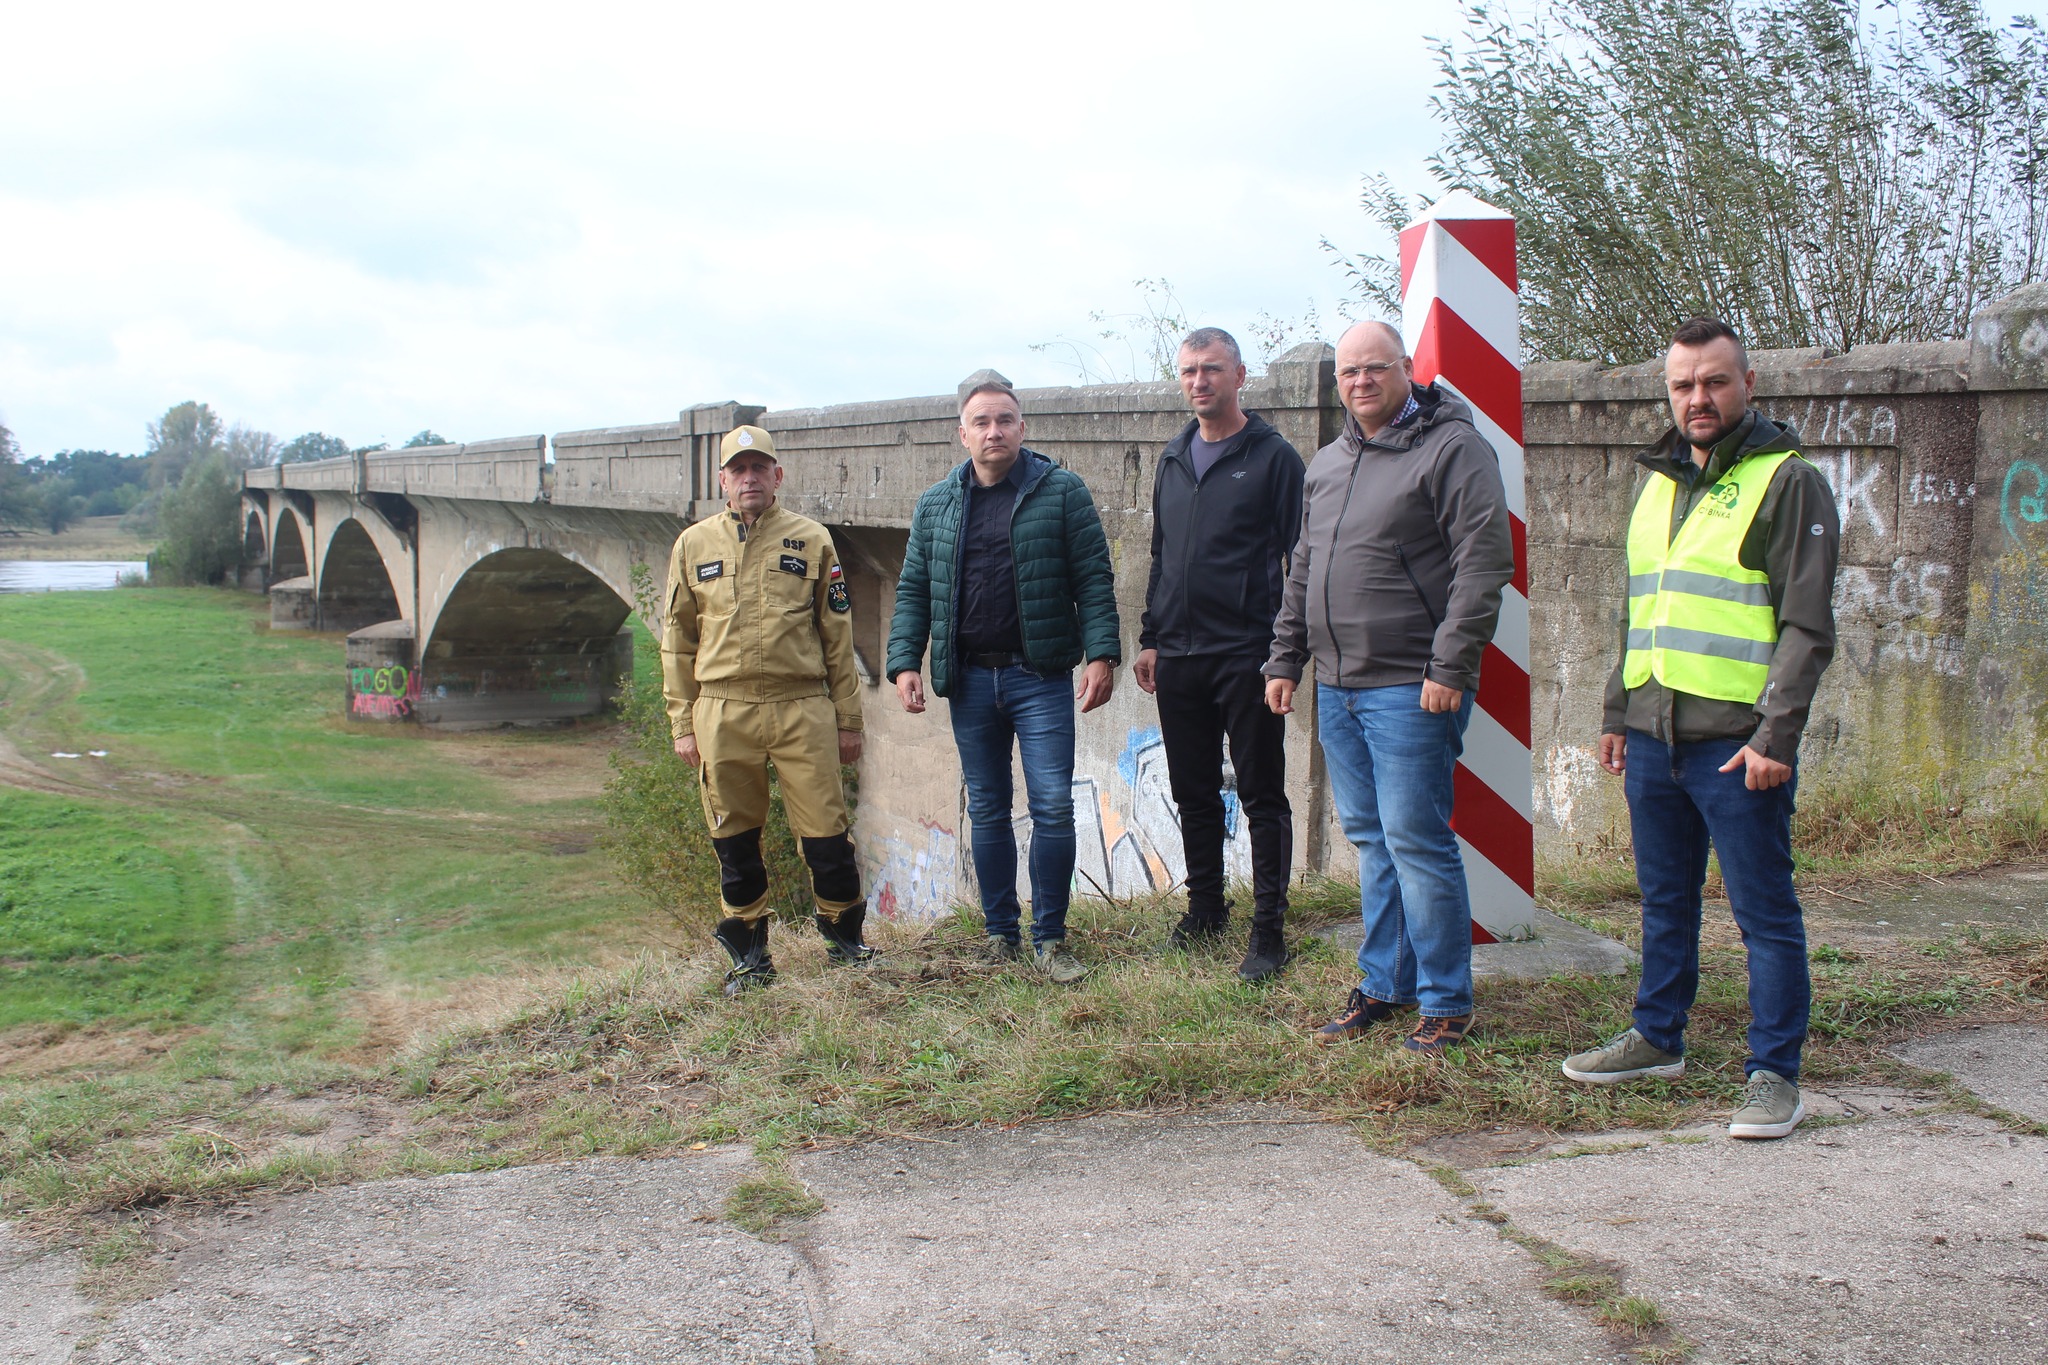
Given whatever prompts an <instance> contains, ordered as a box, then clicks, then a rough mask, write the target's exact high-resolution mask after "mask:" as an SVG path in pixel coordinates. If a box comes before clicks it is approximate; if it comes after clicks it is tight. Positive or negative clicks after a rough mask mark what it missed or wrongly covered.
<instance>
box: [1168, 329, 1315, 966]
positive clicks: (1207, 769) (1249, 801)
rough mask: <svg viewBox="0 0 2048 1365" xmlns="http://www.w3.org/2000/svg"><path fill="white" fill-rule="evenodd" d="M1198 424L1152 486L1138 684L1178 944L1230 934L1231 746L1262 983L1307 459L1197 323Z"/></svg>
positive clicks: (1286, 847)
mask: <svg viewBox="0 0 2048 1365" xmlns="http://www.w3.org/2000/svg"><path fill="white" fill-rule="evenodd" d="M1178 364H1179V369H1180V387H1181V392H1182V393H1184V394H1186V395H1187V399H1188V404H1189V406H1190V407H1192V408H1193V409H1194V412H1195V416H1194V420H1192V421H1190V422H1189V423H1188V424H1187V425H1186V426H1185V427H1183V428H1182V429H1181V432H1180V434H1179V435H1178V436H1176V437H1174V438H1173V440H1171V441H1169V442H1168V443H1167V446H1166V449H1165V451H1164V452H1163V453H1162V454H1161V455H1160V457H1159V468H1158V471H1157V473H1156V474H1155V475H1154V477H1153V481H1152V577H1151V581H1150V583H1149V584H1148V585H1147V587H1146V590H1145V618H1144V622H1143V624H1142V626H1141V627H1140V630H1139V633H1138V645H1139V648H1140V650H1141V652H1140V653H1139V655H1138V659H1137V663H1136V664H1135V666H1134V667H1133V668H1132V670H1131V671H1132V675H1133V676H1134V677H1135V678H1136V679H1137V682H1138V686H1140V687H1142V688H1144V689H1145V691H1147V692H1150V693H1152V694H1153V695H1154V696H1156V697H1158V699H1159V734H1160V739H1161V741H1162V742H1163V743H1164V746H1165V749H1166V772H1167V777H1168V780H1169V781H1170V782H1171V784H1172V787H1173V801H1174V804H1175V806H1177V807H1178V808H1179V810H1180V833H1181V847H1182V850H1183V853H1184V856H1185V858H1186V862H1187V887H1188V908H1187V913H1186V914H1185V915H1183V916H1182V917H1181V921H1180V923H1179V924H1178V925H1176V926H1175V927H1174V930H1173V935H1172V939H1171V941H1172V943H1173V944H1174V945H1175V946H1177V947H1187V946H1190V945H1192V944H1194V943H1196V942H1199V941H1201V940H1204V939H1213V938H1215V937H1217V936H1218V935H1220V934H1221V933H1222V932H1223V929H1224V926H1225V925H1226V924H1227V923H1228V921H1229V918H1230V903H1229V902H1228V901H1226V900H1225V899H1224V898H1223V845H1224V839H1225V829H1226V815H1227V812H1226V810H1225V807H1224V793H1223V741H1224V738H1225V736H1228V737H1229V740H1230V763H1231V767H1232V769H1233V770H1234V771H1235V773H1236V776H1237V782H1236V790H1237V803H1238V806H1239V808H1240V809H1241V810H1242V812H1243V819H1244V820H1245V821H1246V823H1247V824H1248V825H1249V827H1250V830H1251V845H1252V925H1251V941H1250V944H1249V946H1248V949H1247V952H1246V954H1245V959H1244V963H1243V965H1242V966H1240V967H1239V968H1238V975H1239V976H1241V977H1243V978H1244V979H1245V980H1247V981H1263V980H1265V979H1266V978H1267V977H1270V976H1272V975H1274V974H1275V973H1277V972H1278V971H1279V970H1280V969H1281V968H1282V967H1283V966H1285V965H1286V963H1287V956H1288V954H1287V941H1286V938H1285V936H1284V934H1283V933H1282V926H1283V923H1284V921H1285V919H1286V917H1287V876H1288V872H1289V870H1290V868H1291V867H1292V865H1293V861H1294V812H1293V810H1292V808H1291V807H1290V806H1289V805H1288V802H1287V759H1286V751H1285V748H1284V742H1285V739H1286V722H1285V721H1284V720H1283V719H1282V718H1281V717H1279V716H1277V715H1275V714H1274V713H1273V712H1272V711H1270V710H1268V709H1267V707H1266V705H1265V686H1266V680H1265V678H1264V677H1263V676H1262V675H1261V674H1260V672H1259V667H1260V665H1261V664H1262V663H1263V662H1264V661H1265V658H1266V653H1267V650H1268V647H1269V646H1270V645H1271V644H1272V639H1273V614H1274V613H1275V612H1276V611H1278V610H1279V609H1280V597H1281V591H1282V589H1283V587H1284V586H1285V584H1286V581H1287V555H1288V550H1289V548H1290V547H1291V546H1292V544H1293V538H1294V531H1295V528H1296V527H1297V526H1298V525H1299V524H1300V521H1301V484H1302V463H1301V456H1300V454H1299V453H1297V452H1296V451H1295V449H1294V447H1293V446H1291V445H1289V444H1288V443H1287V439H1286V438H1285V437H1283V436H1282V435H1281V434H1280V433H1279V432H1277V431H1275V430H1274V429H1273V428H1272V427H1271V426H1269V425H1268V424H1267V423H1266V421H1265V419H1263V418H1261V417H1260V416H1259V415H1258V414H1257V413H1248V412H1246V411H1245V410H1244V408H1243V407H1242V406H1240V405H1239V402H1238V391H1239V390H1240V389H1241V388H1243V387H1244V380H1245V367H1244V357H1243V355H1242V353H1241V352H1240V351H1239V350H1238V346H1237V342H1236V340H1235V339H1234V338H1232V337H1231V335H1230V333H1228V332H1226V331H1224V330H1222V329H1221V328H1218V327H1202V328H1198V329H1196V330H1195V331H1193V332H1190V333H1189V334H1188V337H1187V340H1186V341H1184V342H1182V343H1181V347H1180V354H1179V361H1178Z"/></svg>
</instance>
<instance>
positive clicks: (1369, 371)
mask: <svg viewBox="0 0 2048 1365" xmlns="http://www.w3.org/2000/svg"><path fill="white" fill-rule="evenodd" d="M1400 367H1401V362H1400V361H1398V360H1375V361H1373V362H1372V363H1371V364H1368V365H1346V366H1345V367H1344V368H1343V369H1341V370H1339V371H1337V378H1338V380H1339V381H1340V382H1342V383H1345V384H1349V383H1350V382H1352V381H1353V380H1354V379H1357V378H1358V377H1359V376H1361V375H1367V376H1370V377H1371V378H1373V379H1378V378H1379V377H1380V376H1381V375H1383V374H1385V373H1386V372H1387V371H1388V370H1396V369H1399V368H1400Z"/></svg>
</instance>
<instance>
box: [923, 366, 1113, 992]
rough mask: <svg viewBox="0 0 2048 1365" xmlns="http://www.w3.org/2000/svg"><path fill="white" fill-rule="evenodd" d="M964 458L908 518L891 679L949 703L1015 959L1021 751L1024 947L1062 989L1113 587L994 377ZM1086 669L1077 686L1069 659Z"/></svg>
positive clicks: (1105, 682) (1001, 923) (1096, 526)
mask: <svg viewBox="0 0 2048 1365" xmlns="http://www.w3.org/2000/svg"><path fill="white" fill-rule="evenodd" d="M960 443H961V444H962V445H963V446H965V447H966V448H967V452H968V455H969V458H968V459H967V460H966V461H965V462H964V463H963V464H961V465H960V467H959V468H957V469H955V470H954V471H953V472H952V473H950V474H948V475H947V476H946V477H945V478H943V479H941V480H939V481H938V482H937V483H936V484H933V485H932V486H931V487H930V488H928V489H926V490H925V493H924V496H923V497H921V498H919V499H918V501H917V511H916V512H915V513H914V514H913V515H912V517H911V519H910V543H909V545H908V546H907V547H906V548H905V550H904V554H903V573H902V576H901V577H900V578H899V579H898V580H897V584H896V614H895V619H894V622H893V623H892V625H891V626H890V630H889V663H888V672H889V680H890V681H891V682H893V683H895V684H896V695H897V696H898V697H899V698H900V699H901V700H902V702H903V709H904V710H906V711H910V712H912V713H917V712H921V711H923V710H924V709H925V690H924V678H923V676H922V674H921V672H920V668H921V666H922V664H923V663H924V653H925V644H926V642H927V641H929V642H930V644H931V674H932V691H933V692H935V693H937V694H938V695H939V696H942V697H945V698H946V699H947V700H948V701H949V702H950V703H951V712H952V721H953V742H954V743H955V744H956V745H958V746H959V749H960V772H961V776H962V777H963V778H964V779H965V780H966V783H967V813H968V820H969V823H970V824H971V825H972V827H973V839H972V846H973V850H974V875H975V880H976V882H977V883H979V885H980V888H981V909H982V916H983V920H984V926H985V928H986V930H987V932H988V936H989V950H990V952H991V953H992V954H993V955H994V956H995V957H996V958H998V959H999V960H1007V959H1010V958H1014V957H1016V956H1017V953H1018V940H1019V936H1020V935H1019V919H1020V915H1021V911H1020V907H1019V905H1018V902H1017V841H1016V835H1015V833H1014V832H1013V830H1012V828H1011V823H1010V803H1011V798H1012V794H1013V793H1012V788H1011V783H1010V755H1011V752H1012V749H1013V747H1014V748H1015V750H1016V751H1017V752H1018V753H1019V754H1021V756H1022V758H1023V766H1024V790H1025V797H1026V801H1027V803H1028V805H1029V806H1030V810H1031V938H1032V943H1033V947H1034V950H1035V951H1034V955H1033V956H1034V960H1035V961H1036V962H1037V964H1038V966H1039V967H1040V968H1041V969H1042V970H1043V971H1044V972H1045V973H1046V974H1047V975H1048V976H1050V977H1051V978H1052V979H1053V980H1055V981H1059V982H1063V983H1064V982H1072V981H1078V980H1079V979H1080V978H1081V977H1082V976H1083V975H1084V974H1085V973H1086V970H1087V969H1086V968H1084V967H1083V966H1082V965H1081V964H1080V963H1079V962H1078V961H1077V960H1076V959H1075V958H1074V956H1073V955H1072V954H1071V953H1069V952H1068V951H1067V946H1066V936H1067V902H1068V900H1069V898H1070V897H1071V895H1072V891H1073V878H1074V798H1073V785H1074V717H1075V707H1076V703H1079V709H1080V710H1081V711H1084V712H1085V711H1092V710H1094V709H1095V708H1096V707H1098V706H1100V705H1102V704H1103V703H1104V702H1106V701H1108V700H1109V697H1110V692H1111V689H1112V688H1113V687H1114V685H1115V677H1114V675H1115V669H1116V665H1117V664H1118V663H1119V662H1121V659H1122V653H1121V644H1120V639H1119V633H1118V624H1117V611H1116V578H1115V574H1114V572H1113V571H1112V569H1111V567H1110V561H1109V543H1108V541H1107V540H1106V539H1105V538H1104V537H1103V534H1102V519H1101V518H1100V517H1099V516H1098V515H1097V514H1096V511H1095V500H1094V499H1093V498H1092V497H1090V496H1089V494H1088V486H1087V485H1086V484H1085V483H1083V482H1082V481H1081V479H1080V477H1079V476H1078V475H1076V474H1074V473H1072V472H1070V471H1068V470H1065V469H1061V468H1060V467H1059V466H1058V465H1055V464H1054V463H1053V462H1052V461H1051V460H1049V459H1047V458H1046V457H1045V456H1043V455H1041V454H1039V453H1038V452H1037V451H1035V450H1027V449H1026V448H1025V446H1024V410H1023V408H1022V406H1021V405H1020V404H1019V403H1018V401H1017V395H1016V393H1015V392H1014V391H1013V390H1012V389H1011V388H1010V385H1009V383H1008V382H1007V381H1005V380H1003V379H1001V378H1000V377H998V376H995V375H994V374H993V373H990V374H988V376H987V377H986V378H983V379H981V381H980V382H978V383H975V384H973V385H972V386H971V387H970V388H969V389H968V390H967V393H966V394H965V396H964V397H963V398H962V400H961V408H960ZM1084 661H1085V663H1086V667H1085V668H1083V670H1082V677H1081V685H1080V687H1079V689H1078V690H1070V688H1072V685H1073V671H1074V668H1075V666H1076V665H1079V664H1082V663H1083V662H1084Z"/></svg>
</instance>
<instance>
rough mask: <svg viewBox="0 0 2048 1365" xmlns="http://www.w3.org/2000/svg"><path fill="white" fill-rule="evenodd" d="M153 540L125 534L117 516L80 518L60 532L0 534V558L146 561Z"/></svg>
mask: <svg viewBox="0 0 2048 1365" xmlns="http://www.w3.org/2000/svg"><path fill="white" fill-rule="evenodd" d="M155 548H156V542H155V541H154V540H144V539H141V538H139V537H136V536H131V535H129V534H128V533H127V532H126V531H123V530H122V529H121V518H119V517H80V518H79V519H78V520H77V521H76V522H73V523H72V524H71V525H70V526H68V527H66V528H65V529H64V530H62V531H59V532H57V533H56V534H55V535H52V534H51V533H50V532H48V531H32V530H27V529H21V530H10V531H7V532H5V533H0V559H102V560H116V559H135V560H140V559H147V558H149V552H150V551H151V550H154V549H155Z"/></svg>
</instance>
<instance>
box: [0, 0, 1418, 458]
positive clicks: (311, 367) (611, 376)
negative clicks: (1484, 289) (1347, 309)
mask: <svg viewBox="0 0 2048 1365" xmlns="http://www.w3.org/2000/svg"><path fill="white" fill-rule="evenodd" d="M44 8H45V12H39V13H31V14H29V15H28V16H27V17H25V18H10V20H9V23H8V40H9V41H8V46H9V49H10V84H9V85H8V86H7V87H6V88H4V89H0V187H4V188H0V244H4V247H5V252H6V259H7V260H8V262H9V268H8V269H7V270H5V271H0V415H4V417H5V419H6V420H7V422H8V423H9V425H11V426H12V427H14V429H15V430H16V431H17V432H18V433H19V434H20V436H21V438H22V440H23V444H24V446H25V448H26V449H28V450H29V451H30V452H31V453H47V452H49V451H52V450H55V449H60V448H63V447H67V446H84V447H92V446H105V447H109V448H114V449H124V450H133V449H136V448H138V447H139V446H140V444H141V442H142V429H143V424H144V423H145V422H146V421H148V420H149V419H151V418H153V417H154V416H156V415H157V414H159V413H160V412H161V411H162V410H163V409H164V408H165V407H167V406H169V405H170V404H171V403H174V402H177V401H180V400H183V399H186V398H198V399H201V400H203V401H206V402H210V403H212V404H213V405H214V407H215V408H216V409H217V410H219V411H221V412H222V413H223V414H225V415H227V416H229V417H231V418H233V419H237V420H241V421H244V422H247V423H249V424H251V425H255V426H259V427H263V428H266V429H269V430H271V431H274V432H276V433H277V434H278V435H280V436H283V437H290V436H292V435H296V434H297V433H299V432H301V431H305V430H312V429H318V430H323V431H328V432H332V433H338V434H341V435H343V436H346V437H347V438H349V439H350V440H352V441H358V442H363V441H373V440H388V441H392V442H394V443H395V442H398V441H402V440H404V439H405V438H406V437H407V436H408V435H410V434H411V433H412V432H414V431H416V430H418V429H419V428H421V427H423V426H432V427H433V428H435V429H436V430H438V431H441V432H444V433H446V434H448V435H450V436H453V437H457V438H470V439H474V438H480V437H485V436H493V435H506V434H512V433H515V432H527V431H545V432H552V431H560V430H568V429H573V428H578V427H589V426H601V425H610V424H618V423H628V422H643V421H658V420H661V419H663V418H665V417H668V416H671V415H673V413H674V412H675V411H676V410H677V409H678V408H680V407H683V406H685V405H687V404H689V403H693V402H699V401H705V400H710V399H719V398H728V397H733V398H743V399H747V400H750V401H756V402H765V403H769V404H771V405H773V406H790V405H797V404H810V403H821V402H835V401H842V400H849V399H858V398H886V397H894V396H900V395H905V394H913V393H931V392H944V391H946V390H949V389H950V388H951V387H952V385H953V384H954V382H956V381H957V380H958V379H959V377H960V376H962V375H964V374H965V373H967V372H968V371H970V370H972V369H975V368H978V367H979V366H981V365H984V364H993V365H995V366H997V367H998V368H1000V369H1002V370H1004V371H1005V372H1006V373H1008V374H1010V375H1011V377H1012V378H1014V379H1017V380H1019V381H1020V382H1027V383H1030V382H1037V383H1056V382H1064V381H1065V380H1066V379H1067V378H1069V375H1068V373H1067V372H1065V371H1063V370H1062V369H1061V368H1060V366H1059V365H1058V364H1057V363H1056V362H1055V361H1054V360H1053V359H1052V358H1051V357H1049V356H1046V355H1041V354H1038V353H1035V352H1033V351H1032V350H1031V349H1030V343H1031V342H1034V341H1042V340H1045V339H1048V338H1050V337H1052V336H1054V335H1055V334H1058V333H1063V332H1064V333H1067V334H1070V335H1072V334H1079V333H1083V332H1085V331H1086V329H1087V315H1088V313H1089V311H1090V310H1091V309H1098V308H1106V309H1110V310H1112V311H1125V310H1129V309H1131V308H1133V307H1135V306H1136V305H1137V295H1136V293H1135V291H1134V289H1133V285H1132V282H1133V281H1134V280H1136V279H1138V278H1139V277H1141V276H1144V277H1160V276H1163V277H1165V278H1167V279H1170V280H1172V281H1173V283H1174V285H1175V287H1176V289H1177V291H1178V293H1179V296H1180V298H1181V299H1182V300H1183V301H1184V302H1185V303H1187V304H1188V305H1190V306H1191V307H1192V308H1193V309H1194V310H1195V311H1196V312H1197V313H1198V314H1199V316H1200V319H1201V320H1203V321H1220V322H1222V323H1223V324H1224V325H1227V326H1236V327H1239V328H1242V327H1244V326H1245V325H1246V324H1248V323H1249V322H1250V320H1251V318H1252V317H1253V315H1254V314H1255V313H1257V312H1259V311H1260V310H1262V309H1263V310H1270V311H1272V312H1275V313H1281V314H1289V313H1298V312H1299V311H1300V310H1301V309H1302V308H1303V307H1304V306H1305V305H1306V303H1307V302H1308V301H1309V300H1310V299H1311V298H1313V299H1316V300H1319V301H1321V302H1322V303H1323V305H1324V306H1325V307H1326V308H1327V305H1328V303H1329V301H1330V300H1332V299H1334V298H1335V296H1336V295H1337V294H1338V292H1339V288H1340V281H1339V280H1338V278H1337V276H1336V273H1335V272H1334V271H1333V270H1332V269H1331V268H1330V267H1329V265H1328V263H1327V259H1326V258H1325V257H1324V256H1323V255H1322V254H1321V253H1320V252H1319V251H1318V250H1317V248H1316V241H1317V239H1318V237H1320V236H1321V235H1323V234H1326V233H1327V234H1330V235H1332V236H1335V237H1338V238H1339V239H1340V240H1346V241H1349V242H1351V243H1354V244H1356V245H1361V246H1373V245H1379V244H1378V243H1376V242H1374V241H1373V240H1372V234H1371V230H1370V229H1369V228H1368V226H1367V225H1366V223H1365V222H1364V220H1363V219H1362V218H1361V217H1360V215H1359V214H1358V212H1357V210H1356V207H1355V200H1356V193H1357V183H1358V176H1359V174H1360V173H1361V172H1362V171H1367V170H1382V169H1383V170H1388V171H1391V172H1393V173H1395V174H1396V176H1397V178H1400V179H1402V180H1404V181H1405V182H1407V183H1413V184H1419V183H1420V182H1421V171H1420V166H1421V158H1422V157H1423V156H1424V155H1425V154H1426V153H1427V152H1428V151H1429V150H1431V149H1432V148H1433V147H1434V145H1435V142H1436V133H1435V130H1434V129H1433V128H1432V127H1431V126H1430V124H1429V122H1428V120H1427V117H1426V114H1425V111H1424V104H1425V101H1426V97H1427V92H1428V88H1429V85H1430V83H1431V81H1432V79H1433V69H1432V66H1431V62H1430V59H1429V56H1428V54H1427V52H1426V49H1425V44H1424V41H1423V32H1424V30H1425V27H1427V26H1428V25H1431V24H1436V25H1438V26H1448V25H1449V24H1450V23H1452V22H1454V16H1453V15H1452V13H1451V11H1449V10H1448V9H1447V8H1446V9H1444V10H1442V11H1440V12H1436V11H1431V12H1424V7H1419V6H1413V5H1394V4H1390V3H1373V4H1359V3H1352V4H1344V3H1307V0H1299V2H1295V3H1276V4H1271V5H1267V6H1264V7H1261V8H1259V9H1256V10H1253V9H1251V8H1248V7H1236V6H1226V5H1220V4H1202V3H1184V4H1181V5H1178V6H1173V7H1169V8H1165V9H1149V8H1148V9H1143V10H1140V9H1137V8H1135V7H1131V8H1125V7H1117V6H1109V5H1103V4H1100V3H1096V4H1073V3H1067V4H1050V5H1040V6H1035V7H1033V8H1032V9H1030V10H1029V11H975V12H963V11H962V10H960V9H959V8H958V7H955V6H949V5H941V4H915V5H894V6H882V7H879V10H878V7H866V8H856V7H848V6H826V5H783V6H775V7H753V8H744V7H739V6H731V5H720V6H694V5H682V6H677V5H667V6H659V7H656V6H624V5H609V6H607V5H597V6H585V7H580V8H578V9H577V10H575V11H565V10H562V9H560V8H558V7H550V8H548V9H541V8H539V7H534V8H531V9H528V10H524V11H522V10H519V9H516V8H507V7H505V6H492V7H488V8H486V7H474V8H467V7H456V8H442V7H435V6H431V5H409V6H374V5H373V6H369V7H363V6H350V7H345V8H343V9H340V10H331V11H326V12H322V13H319V14H306V13H299V12H297V11H295V10H291V9H288V8H286V9H280V8H279V7H277V6H275V5H266V6H261V7H259V6H246V7H228V6H214V7H202V8H201V9H199V10H196V11H195V10H194V9H193V8H192V7H189V6H188V7H162V6H153V7H148V8H144V7H136V8H134V9H132V10H117V11H115V12H112V13H110V12H109V11H107V10H106V9H104V8H99V7H95V8H91V9H83V8H64V9H60V7H44Z"/></svg>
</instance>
